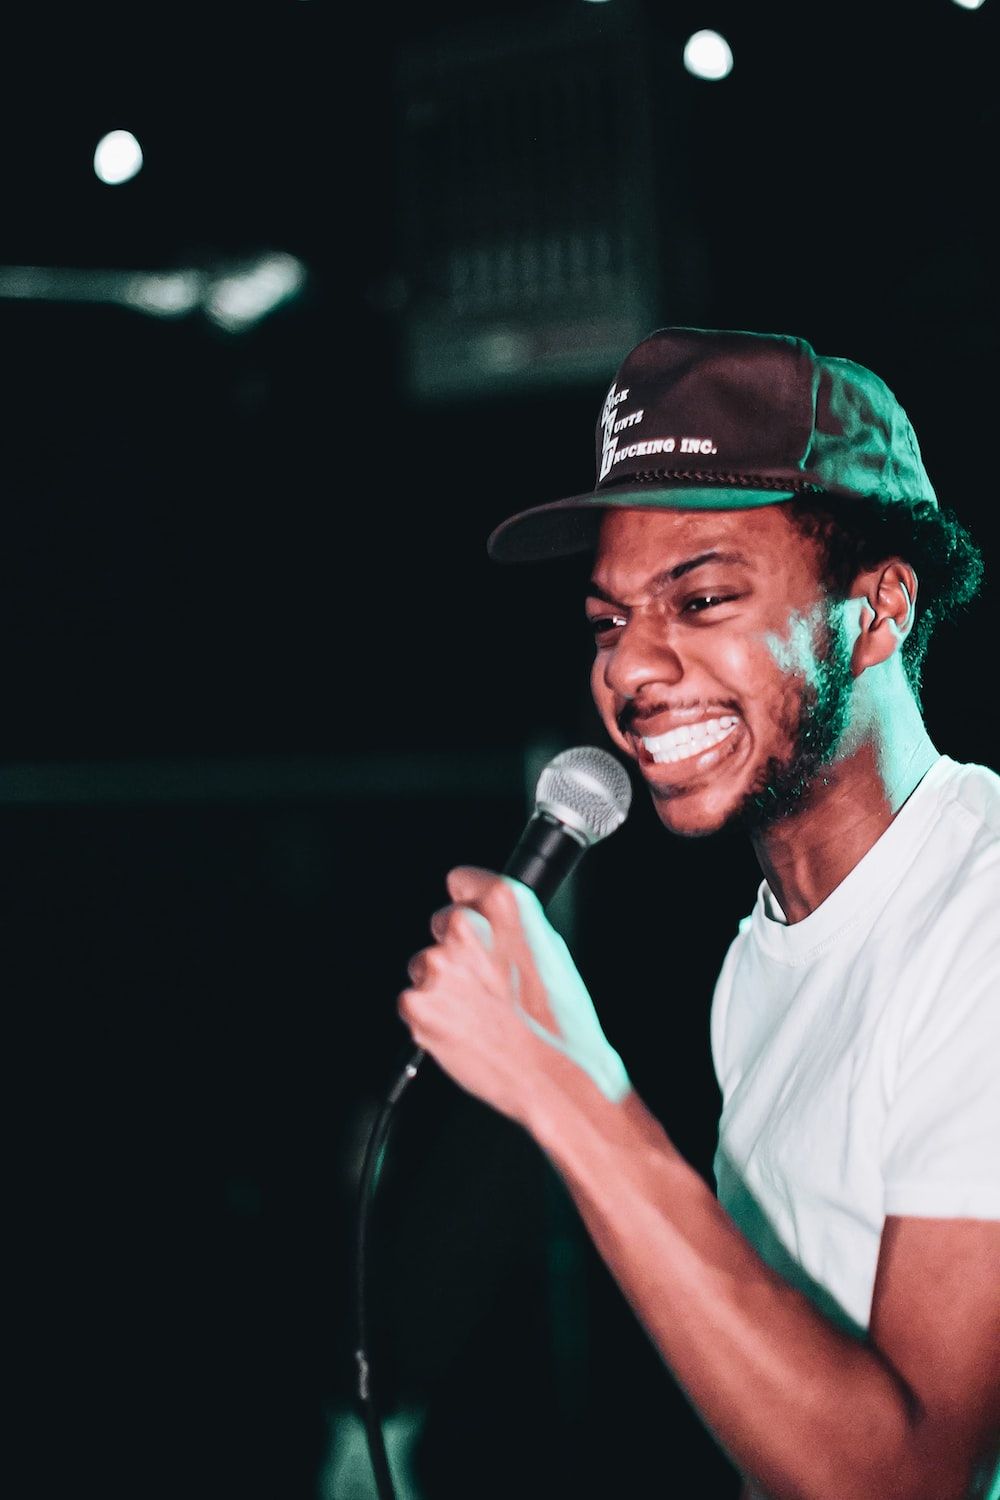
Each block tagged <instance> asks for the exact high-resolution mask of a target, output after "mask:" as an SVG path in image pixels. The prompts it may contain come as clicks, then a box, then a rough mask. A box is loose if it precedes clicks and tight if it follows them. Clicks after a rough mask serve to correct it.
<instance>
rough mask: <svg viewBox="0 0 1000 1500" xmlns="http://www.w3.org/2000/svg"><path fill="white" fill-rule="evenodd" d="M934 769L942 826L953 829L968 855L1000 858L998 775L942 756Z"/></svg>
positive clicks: (999, 790) (988, 769)
mask: <svg viewBox="0 0 1000 1500" xmlns="http://www.w3.org/2000/svg"><path fill="white" fill-rule="evenodd" d="M935 771H937V773H938V774H937V776H936V786H937V796H938V799H939V805H940V807H941V811H942V814H943V819H942V821H943V823H944V825H945V827H946V828H951V827H954V828H955V829H956V831H957V832H958V833H959V834H960V837H961V839H962V842H963V844H965V845H966V847H967V849H968V852H969V855H970V856H971V857H973V858H975V857H977V856H980V855H983V856H985V857H986V858H987V861H988V863H990V864H992V862H993V860H994V859H997V860H1000V776H998V775H997V773H996V772H995V771H991V770H990V768H989V767H988V766H980V765H976V764H975V763H974V762H972V761H955V760H951V759H949V757H948V756H944V755H943V756H942V757H941V760H940V762H939V763H938V765H937V766H936V767H935Z"/></svg>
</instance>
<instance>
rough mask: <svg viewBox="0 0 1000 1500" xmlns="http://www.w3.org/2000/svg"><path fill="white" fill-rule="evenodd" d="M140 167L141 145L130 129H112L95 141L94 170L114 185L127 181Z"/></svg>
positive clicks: (104, 180) (103, 179) (110, 184)
mask: <svg viewBox="0 0 1000 1500" xmlns="http://www.w3.org/2000/svg"><path fill="white" fill-rule="evenodd" d="M141 167H142V147H141V146H140V145H139V142H138V141H137V140H136V138H135V136H134V135H133V134H132V132H131V131H130V130H112V131H111V132H110V133H109V134H108V135H106V136H104V137H103V138H102V139H101V140H100V141H98V143H97V150H96V151H95V152H94V171H95V172H96V173H97V175H98V177H99V178H100V179H101V181H102V182H106V183H108V185H109V186H112V187H115V186H117V185H118V183H120V182H128V180H129V178H130V177H134V176H135V174H136V173H137V172H138V171H139V170H140V168H141Z"/></svg>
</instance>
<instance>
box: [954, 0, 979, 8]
mask: <svg viewBox="0 0 1000 1500" xmlns="http://www.w3.org/2000/svg"><path fill="white" fill-rule="evenodd" d="M955 4H956V5H960V6H961V7H962V9H963V10H979V9H980V8H981V7H982V6H983V5H985V4H986V0H955Z"/></svg>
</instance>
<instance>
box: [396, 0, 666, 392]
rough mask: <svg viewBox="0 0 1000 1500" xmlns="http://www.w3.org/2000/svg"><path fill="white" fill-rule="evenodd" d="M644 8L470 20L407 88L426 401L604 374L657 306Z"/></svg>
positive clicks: (404, 235)
mask: <svg viewBox="0 0 1000 1500" xmlns="http://www.w3.org/2000/svg"><path fill="white" fill-rule="evenodd" d="M643 37H644V33H643V28H642V26H641V24H640V20H639V18H638V14H637V10H636V9H635V8H633V6H631V5H629V4H628V3H623V4H621V5H615V6H601V7H595V6H586V5H576V6H565V7H561V8H558V9H556V10H554V11H553V12H552V13H546V12H545V11H542V12H540V13H537V14H535V15H534V16H533V17H531V18H529V19H521V20H517V21H515V20H509V19H508V20H507V21H505V22H501V21H497V20H493V21H491V22H487V23H483V24H476V23H470V24H469V25H467V26H463V27H462V28H461V29H459V30H456V31H449V32H447V33H444V34H442V35H441V36H440V37H439V38H438V39H437V40H436V41H435V42H433V43H431V44H424V45H422V46H420V47H419V48H414V49H412V50H411V51H410V52H409V54H407V55H406V56H404V58H403V59H402V61H401V66H400V75H399V80H398V101H399V117H398V125H399V131H400V142H399V210H400V224H399V232H400V236H401V251H402V259H403V267H402V284H401V293H400V296H399V298H398V302H399V305H400V311H401V318H402V329H401V332H402V345H403V360H404V375H403V379H404V385H405V388H406V391H407V394H409V395H410V396H413V397H417V398H438V397H444V398H447V397H455V396H469V395H493V394H496V393H505V392H514V391H519V390H525V389H530V388H532V387H535V386H538V385H541V384H544V385H545V386H546V387H548V388H550V389H551V388H554V387H558V386H568V385H575V384H579V383H582V382H592V381H594V380H595V379H596V380H602V379H603V378H604V376H605V374H606V372H607V370H608V368H609V367H612V366H614V364H615V362H616V360H617V359H618V358H619V356H620V354H621V350H622V349H625V348H628V347H629V345H630V344H632V343H634V342H636V341H637V340H638V339H639V338H641V337H642V335H643V334H644V333H645V332H646V331H648V328H649V326H650V324H651V321H652V319H653V316H654V309H655V307H656V304H657V289H658V266H657V260H658V257H657V245H656V238H657V236H656V227H655V213H654V201H655V195H654V192H653V190H652V189H653V173H654V168H653V159H654V150H653V130H652V125H651V110H650V88H649V83H648V75H647V64H648V61H649V59H648V50H649V49H648V48H647V47H646V46H645V45H644V40H643Z"/></svg>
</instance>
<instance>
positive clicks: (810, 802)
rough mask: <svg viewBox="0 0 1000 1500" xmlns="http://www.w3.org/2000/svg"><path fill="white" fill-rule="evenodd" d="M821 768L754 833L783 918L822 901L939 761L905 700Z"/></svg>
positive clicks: (792, 918)
mask: <svg viewBox="0 0 1000 1500" xmlns="http://www.w3.org/2000/svg"><path fill="white" fill-rule="evenodd" d="M908 702H909V704H910V705H911V707H906V706H905V705H901V706H900V711H899V712H898V713H897V714H894V715H893V717H892V722H891V725H890V726H886V725H884V724H883V725H876V726H874V728H873V729H872V731H871V732H869V733H868V734H867V735H866V736H865V737H864V738H861V739H859V740H858V741H857V742H856V743H855V744H854V745H853V746H852V748H851V749H850V750H849V751H848V752H847V753H846V754H844V755H842V756H840V757H838V758H837V759H836V760H835V761H834V762H833V763H832V764H831V765H829V766H825V767H823V768H822V770H821V771H820V773H819V774H818V775H817V778H816V781H815V783H814V785H813V787H812V789H811V790H810V792H809V794H808V796H807V797H806V798H805V799H804V800H803V803H802V806H801V807H800V808H799V809H798V811H796V812H795V813H794V814H792V815H791V816H789V817H787V818H785V819H783V820H780V821H778V822H775V823H772V824H770V825H768V826H767V827H765V828H762V829H760V830H759V832H757V833H755V834H754V835H753V844H754V848H755V850H756V853H757V859H758V862H759V864H760V867H761V870H762V871H763V872H764V878H765V879H766V881H767V883H768V886H769V887H770V890H771V891H772V893H773V895H774V897H775V899H776V901H777V902H778V903H779V905H780V907H781V909H782V911H783V912H784V914H785V919H786V921H788V922H801V921H802V919H803V918H804V917H808V916H809V914H810V912H813V911H815V910H816V908H817V907H818V906H819V905H820V903H821V902H823V901H825V900H826V898H827V896H829V894H830V892H831V891H833V890H834V889H835V888H836V887H837V886H838V885H839V884H840V882H841V881H842V880H843V879H844V878H845V876H847V875H849V874H850V872H851V871H852V870H853V869H854V866H855V865H857V864H859V863H860V861H861V860H862V859H863V858H864V857H865V855H866V854H867V853H868V851H869V849H871V848H872V846H873V845H874V844H875V843H876V842H877V841H878V840H879V839H880V838H881V836H882V834H883V833H884V832H885V830H886V829H887V828H888V826H889V824H890V823H891V822H892V820H893V818H894V817H895V816H896V814H897V813H898V812H899V809H900V808H901V807H902V806H903V803H904V802H905V801H906V799H907V798H908V797H909V796H910V793H911V792H912V791H913V789H914V788H915V787H916V786H917V784H918V782H919V781H920V780H921V779H922V777H923V776H924V775H925V774H926V772H927V771H928V770H929V769H930V767H931V766H932V765H933V764H934V762H935V761H936V760H937V759H938V751H937V750H936V749H935V748H934V745H933V744H932V743H931V740H930V736H929V735H928V733H927V730H926V729H925V728H924V723H923V720H922V719H921V717H920V711H919V709H918V708H917V705H916V703H914V702H913V700H912V698H910V699H908Z"/></svg>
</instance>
